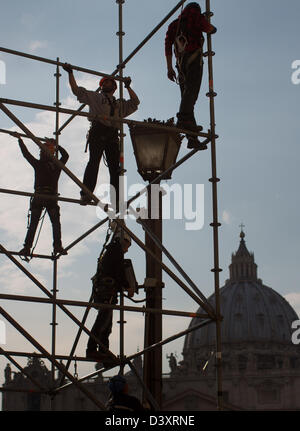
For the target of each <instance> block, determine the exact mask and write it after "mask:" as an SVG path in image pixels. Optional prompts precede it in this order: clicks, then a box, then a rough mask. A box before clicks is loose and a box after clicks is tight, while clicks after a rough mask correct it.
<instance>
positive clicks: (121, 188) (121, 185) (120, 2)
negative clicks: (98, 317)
mask: <svg viewBox="0 0 300 431" xmlns="http://www.w3.org/2000/svg"><path fill="white" fill-rule="evenodd" d="M116 3H117V4H118V11H119V30H118V32H117V36H118V37H119V67H118V69H119V77H120V78H123V68H124V66H123V36H124V35H125V33H124V32H123V4H124V3H125V0H116ZM119 95H120V101H121V103H120V112H119V117H121V118H123V103H122V101H123V82H121V81H119ZM124 136H125V135H124V123H120V173H119V197H118V198H119V204H120V207H121V205H122V206H123V204H122V202H124V181H123V180H124ZM116 204H117V202H116ZM117 205H118V204H117ZM121 235H123V230H122V231H121ZM120 305H121V306H123V305H124V295H123V293H122V291H121V292H120ZM118 323H119V324H120V359H121V360H122V359H124V325H125V323H126V322H125V321H124V310H123V309H121V310H120V320H119V322H118ZM123 369H124V367H123V366H122V367H121V370H120V371H121V372H123Z"/></svg>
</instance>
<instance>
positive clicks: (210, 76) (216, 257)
mask: <svg viewBox="0 0 300 431" xmlns="http://www.w3.org/2000/svg"><path fill="white" fill-rule="evenodd" d="M206 14H207V17H208V19H209V20H210V17H211V16H213V13H212V12H211V9H210V0H206ZM211 39H212V38H211V35H210V34H208V35H207V55H208V82H209V92H208V93H207V96H208V97H209V108H210V109H209V110H210V129H211V167H212V177H211V178H210V180H209V181H210V182H211V184H212V203H213V222H212V223H211V226H212V228H213V246H214V247H213V249H214V268H213V269H212V271H213V273H214V284H215V308H216V310H215V311H216V358H215V360H216V373H217V375H216V377H217V406H218V409H219V410H222V409H223V390H222V346H221V319H222V318H221V309H220V276H219V274H220V272H221V271H222V270H221V269H220V266H219V233H218V229H219V227H220V226H221V224H220V223H219V221H218V193H217V184H218V182H219V181H220V180H219V178H218V177H217V159H216V139H215V127H216V120H215V105H214V98H215V96H216V93H215V92H214V78H213V56H214V55H215V53H214V52H213V51H212V40H211Z"/></svg>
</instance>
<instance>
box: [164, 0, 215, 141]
mask: <svg viewBox="0 0 300 431" xmlns="http://www.w3.org/2000/svg"><path fill="white" fill-rule="evenodd" d="M216 31H217V29H216V27H214V26H213V25H211V24H210V23H209V22H208V20H207V19H206V17H205V16H204V15H203V14H202V13H201V8H200V5H199V4H198V3H196V2H191V3H189V4H187V6H186V7H185V8H184V9H183V11H182V13H181V14H180V15H179V17H178V18H177V19H176V20H174V21H173V22H172V23H171V24H170V25H169V27H168V31H167V33H166V38H165V55H166V60H167V69H168V78H169V79H170V80H171V81H176V73H175V70H174V69H173V65H172V46H173V45H174V52H175V57H176V68H177V69H178V81H179V85H180V92H181V103H180V107H179V112H178V113H177V118H178V121H177V127H179V128H181V129H186V130H190V131H193V132H197V131H199V130H201V129H202V127H201V126H200V127H199V126H197V124H196V120H195V116H194V106H195V103H196V101H197V98H198V95H199V91H200V87H201V81H202V74H203V50H202V47H203V42H204V37H203V32H205V33H209V34H213V33H215V32H216ZM187 138H188V148H198V147H199V141H198V140H197V138H194V137H193V136H192V135H187ZM205 148H206V146H205ZM205 148H202V149H205Z"/></svg>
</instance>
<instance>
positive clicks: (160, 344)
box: [53, 320, 211, 393]
mask: <svg viewBox="0 0 300 431" xmlns="http://www.w3.org/2000/svg"><path fill="white" fill-rule="evenodd" d="M209 323H211V320H204V321H202V322H201V323H198V324H197V325H193V326H190V327H189V328H187V329H185V330H184V331H181V332H178V333H177V334H174V335H171V336H170V337H168V338H165V339H164V340H161V341H159V342H158V343H156V344H153V345H151V346H148V347H146V348H145V349H144V350H142V351H140V352H137V353H134V354H133V355H130V356H128V357H127V358H126V360H125V362H126V363H127V362H129V361H133V359H136V358H138V357H139V356H142V355H144V354H145V353H147V352H150V351H151V350H153V349H156V348H159V347H161V346H164V345H165V344H168V343H170V342H171V341H175V340H177V339H178V338H181V337H184V336H185V335H187V334H189V333H190V332H193V331H196V330H197V329H200V328H203V326H206V325H208V324H209ZM102 372H103V368H102V369H100V370H97V371H94V372H93V373H91V374H88V375H86V376H84V377H81V378H80V379H78V381H79V382H83V381H84V380H87V379H90V378H92V377H95V376H97V375H98V374H100V373H102ZM71 385H72V383H67V384H65V385H64V386H61V387H58V388H56V389H54V390H53V392H54V393H56V392H59V391H60V390H62V389H67V388H68V387H69V386H71Z"/></svg>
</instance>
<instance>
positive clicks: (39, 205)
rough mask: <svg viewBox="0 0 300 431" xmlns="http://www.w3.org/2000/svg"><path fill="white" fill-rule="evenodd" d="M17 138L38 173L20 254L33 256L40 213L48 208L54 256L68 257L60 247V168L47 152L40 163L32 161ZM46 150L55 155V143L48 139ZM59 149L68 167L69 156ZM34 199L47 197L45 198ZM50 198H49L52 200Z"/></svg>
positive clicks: (62, 161)
mask: <svg viewBox="0 0 300 431" xmlns="http://www.w3.org/2000/svg"><path fill="white" fill-rule="evenodd" d="M14 136H15V137H17V138H18V140H19V146H20V149H21V152H22V154H23V156H24V157H25V159H26V160H27V161H28V163H30V164H31V166H32V167H33V169H34V172H35V179H34V196H33V198H32V200H31V202H30V212H31V216H30V224H29V227H28V231H27V235H26V238H25V242H24V247H23V248H22V250H21V251H20V254H21V255H24V256H28V255H30V249H31V247H32V243H33V240H34V236H35V232H36V229H37V226H38V223H39V220H40V216H41V213H42V211H43V208H46V210H47V212H48V214H49V217H50V220H51V223H52V231H53V249H54V250H53V252H54V254H64V255H65V254H67V252H66V250H65V249H64V248H63V247H62V243H61V224H60V208H59V206H58V204H57V197H58V193H57V185H58V180H59V176H60V173H61V168H60V167H59V166H57V165H56V164H55V163H54V161H53V160H52V158H51V157H50V156H49V155H48V154H47V152H46V151H44V150H41V151H40V158H39V159H36V158H35V157H33V155H32V154H30V152H29V151H28V149H27V147H26V145H25V144H24V142H23V140H22V139H21V137H20V135H19V134H18V133H17V132H16V133H14ZM44 146H45V148H47V150H48V151H49V152H50V153H51V155H52V156H54V155H55V151H56V142H55V139H47V140H46V142H45V144H44ZM57 149H58V151H59V152H60V153H61V159H60V162H61V163H63V164H64V165H65V164H66V163H67V161H68V158H69V155H68V153H67V152H66V150H65V149H64V148H62V147H61V146H58V147H57ZM35 195H45V197H40V196H35ZM47 196H49V198H48V197H47Z"/></svg>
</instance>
